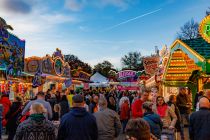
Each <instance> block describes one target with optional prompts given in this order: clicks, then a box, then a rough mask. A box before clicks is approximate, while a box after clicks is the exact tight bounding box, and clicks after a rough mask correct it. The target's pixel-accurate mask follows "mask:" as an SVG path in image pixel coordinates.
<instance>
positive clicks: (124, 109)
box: [120, 99, 130, 133]
mask: <svg viewBox="0 0 210 140" xmlns="http://www.w3.org/2000/svg"><path fill="white" fill-rule="evenodd" d="M120 110H121V111H120V121H121V123H122V126H123V133H125V127H126V125H127V123H128V120H129V118H130V107H129V100H128V99H125V100H124V102H123V104H122V105H121V109H120Z"/></svg>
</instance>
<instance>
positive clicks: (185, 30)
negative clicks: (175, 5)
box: [177, 18, 199, 40]
mask: <svg viewBox="0 0 210 140" xmlns="http://www.w3.org/2000/svg"><path fill="white" fill-rule="evenodd" d="M198 28H199V24H198V23H197V22H195V21H194V19H193V18H192V19H191V20H190V21H188V22H186V23H185V24H184V25H183V26H182V27H181V28H180V31H179V32H178V33H177V38H179V39H182V40H186V39H194V38H197V37H198V36H199V33H198Z"/></svg>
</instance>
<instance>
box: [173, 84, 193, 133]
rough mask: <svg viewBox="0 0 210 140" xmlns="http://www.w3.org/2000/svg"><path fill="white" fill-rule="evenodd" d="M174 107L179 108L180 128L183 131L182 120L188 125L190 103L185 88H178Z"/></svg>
mask: <svg viewBox="0 0 210 140" xmlns="http://www.w3.org/2000/svg"><path fill="white" fill-rule="evenodd" d="M176 105H177V107H178V108H179V111H180V115H181V127H182V129H183V130H184V120H186V121H187V124H189V115H190V113H191V105H192V103H191V101H190V97H189V96H188V95H187V93H186V88H185V87H180V88H179V94H178V95H177V97H176Z"/></svg>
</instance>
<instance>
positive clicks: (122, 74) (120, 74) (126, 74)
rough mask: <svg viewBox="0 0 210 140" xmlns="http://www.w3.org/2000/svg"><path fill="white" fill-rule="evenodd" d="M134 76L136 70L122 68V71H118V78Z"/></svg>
mask: <svg viewBox="0 0 210 140" xmlns="http://www.w3.org/2000/svg"><path fill="white" fill-rule="evenodd" d="M135 76H136V72H135V71H133V70H124V71H120V72H118V78H119V79H123V78H127V77H135Z"/></svg>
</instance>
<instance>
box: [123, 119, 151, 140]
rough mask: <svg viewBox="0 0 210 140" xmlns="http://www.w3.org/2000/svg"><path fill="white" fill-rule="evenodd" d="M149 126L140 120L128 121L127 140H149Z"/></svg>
mask: <svg viewBox="0 0 210 140" xmlns="http://www.w3.org/2000/svg"><path fill="white" fill-rule="evenodd" d="M150 137H151V136H150V127H149V124H148V123H147V122H146V121H145V120H143V119H141V118H138V119H130V120H129V121H128V124H127V126H126V139H127V140H150Z"/></svg>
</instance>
